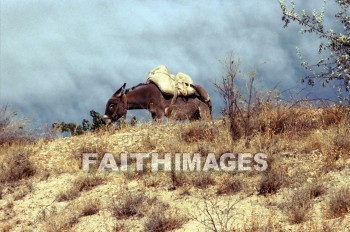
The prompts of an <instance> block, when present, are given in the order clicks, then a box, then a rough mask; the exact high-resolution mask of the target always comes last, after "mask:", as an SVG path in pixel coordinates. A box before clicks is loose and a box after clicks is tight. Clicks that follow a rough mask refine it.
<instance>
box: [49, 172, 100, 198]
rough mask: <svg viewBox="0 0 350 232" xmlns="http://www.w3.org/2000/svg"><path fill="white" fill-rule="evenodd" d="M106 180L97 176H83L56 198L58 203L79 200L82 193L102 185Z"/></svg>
mask: <svg viewBox="0 0 350 232" xmlns="http://www.w3.org/2000/svg"><path fill="white" fill-rule="evenodd" d="M103 182H104V178H102V177H100V176H96V175H81V176H79V177H78V178H77V179H75V180H74V181H73V183H72V184H71V186H70V187H69V188H68V189H65V190H63V191H61V192H60V193H59V194H58V195H57V196H56V201H69V200H73V199H75V198H77V197H78V196H79V195H80V193H81V192H82V191H89V190H91V189H92V188H94V187H95V186H98V185H101V184H102V183H103Z"/></svg>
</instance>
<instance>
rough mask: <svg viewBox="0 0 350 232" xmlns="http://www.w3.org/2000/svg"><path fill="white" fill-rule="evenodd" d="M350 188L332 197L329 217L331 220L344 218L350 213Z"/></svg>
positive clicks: (343, 189) (341, 190) (329, 204)
mask: <svg viewBox="0 0 350 232" xmlns="http://www.w3.org/2000/svg"><path fill="white" fill-rule="evenodd" d="M349 196H350V188H349V187H346V188H342V189H340V190H338V191H337V192H336V193H335V194H334V195H332V196H331V198H330V200H329V203H328V216H329V217H330V218H338V217H342V216H344V215H345V214H347V213H350V198H349Z"/></svg>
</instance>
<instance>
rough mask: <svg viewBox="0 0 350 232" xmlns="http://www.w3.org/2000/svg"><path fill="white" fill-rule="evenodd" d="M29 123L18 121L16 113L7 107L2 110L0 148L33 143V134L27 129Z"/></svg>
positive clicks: (0, 115)
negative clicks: (5, 145)
mask: <svg viewBox="0 0 350 232" xmlns="http://www.w3.org/2000/svg"><path fill="white" fill-rule="evenodd" d="M27 125H28V122H27V121H26V120H24V119H18V117H17V113H16V112H11V111H10V110H9V108H8V107H7V106H3V107H1V108H0V146H1V145H4V144H13V143H27V142H29V141H33V139H34V136H33V134H32V133H31V132H30V131H29V130H28V129H27Z"/></svg>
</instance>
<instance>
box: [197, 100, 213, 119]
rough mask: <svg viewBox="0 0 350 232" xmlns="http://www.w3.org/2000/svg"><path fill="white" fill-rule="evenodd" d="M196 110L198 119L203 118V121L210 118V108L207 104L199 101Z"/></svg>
mask: <svg viewBox="0 0 350 232" xmlns="http://www.w3.org/2000/svg"><path fill="white" fill-rule="evenodd" d="M198 110H199V115H200V120H204V121H210V120H212V116H211V110H210V108H209V106H208V105H207V104H205V103H204V102H201V104H200V105H199V107H198Z"/></svg>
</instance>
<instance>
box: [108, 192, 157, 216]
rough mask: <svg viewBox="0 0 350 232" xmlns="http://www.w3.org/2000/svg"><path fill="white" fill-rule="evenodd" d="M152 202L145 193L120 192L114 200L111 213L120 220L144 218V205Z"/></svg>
mask: <svg viewBox="0 0 350 232" xmlns="http://www.w3.org/2000/svg"><path fill="white" fill-rule="evenodd" d="M149 201H152V199H150V198H148V197H147V196H146V195H145V194H144V193H143V192H129V191H120V192H118V193H117V195H116V196H115V198H114V199H113V203H112V205H111V211H112V214H113V216H115V217H116V218H118V219H123V218H128V217H132V216H143V211H142V205H143V204H145V203H147V202H149Z"/></svg>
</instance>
